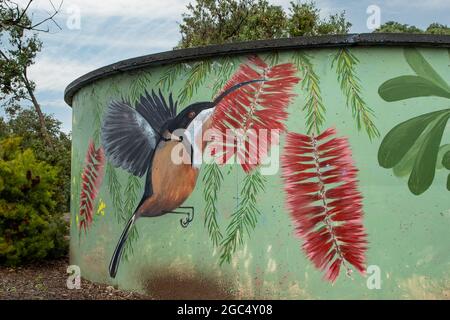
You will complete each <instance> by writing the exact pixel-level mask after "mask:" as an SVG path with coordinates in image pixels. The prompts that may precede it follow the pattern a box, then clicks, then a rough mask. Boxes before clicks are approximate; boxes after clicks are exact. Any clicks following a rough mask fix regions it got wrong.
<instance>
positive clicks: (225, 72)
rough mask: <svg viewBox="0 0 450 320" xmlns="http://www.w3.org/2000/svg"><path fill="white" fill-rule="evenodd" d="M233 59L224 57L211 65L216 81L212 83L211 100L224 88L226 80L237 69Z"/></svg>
mask: <svg viewBox="0 0 450 320" xmlns="http://www.w3.org/2000/svg"><path fill="white" fill-rule="evenodd" d="M233 60H234V58H232V57H230V56H226V57H223V58H219V59H217V60H216V61H215V62H214V63H213V69H214V70H215V76H216V78H217V79H216V81H215V82H214V86H213V90H212V91H213V92H212V96H211V98H215V96H216V95H217V93H218V92H219V91H220V90H221V89H222V88H223V87H224V86H225V84H226V83H227V81H228V79H230V78H231V76H232V74H233V72H234V71H235V69H236V68H237V65H238V64H237V63H235V62H234V61H233Z"/></svg>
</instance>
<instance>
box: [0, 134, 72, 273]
mask: <svg viewBox="0 0 450 320" xmlns="http://www.w3.org/2000/svg"><path fill="white" fill-rule="evenodd" d="M57 176H58V168H55V167H53V166H51V165H49V164H48V163H46V162H45V161H39V160H37V158H36V156H35V154H34V152H33V151H32V150H31V149H23V148H22V147H21V138H18V137H16V138H6V139H0V264H6V265H17V264H19V263H26V262H32V261H36V260H40V259H44V258H46V257H59V256H61V255H64V254H66V252H67V241H66V240H65V238H64V235H65V234H66V232H67V226H66V224H65V222H64V220H63V215H62V213H61V212H58V211H56V210H55V201H54V199H53V193H54V192H56V189H57V185H56V184H55V181H56V180H57Z"/></svg>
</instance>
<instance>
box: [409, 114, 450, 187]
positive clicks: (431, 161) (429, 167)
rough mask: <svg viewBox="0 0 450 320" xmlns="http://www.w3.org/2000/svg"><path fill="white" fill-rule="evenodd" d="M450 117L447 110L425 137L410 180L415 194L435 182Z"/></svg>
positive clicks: (410, 185)
mask: <svg viewBox="0 0 450 320" xmlns="http://www.w3.org/2000/svg"><path fill="white" fill-rule="evenodd" d="M449 117H450V112H447V113H446V114H443V115H442V116H441V117H439V118H438V119H437V120H436V122H434V123H433V128H432V129H431V130H430V131H429V132H428V134H427V135H426V137H425V138H424V141H423V144H422V145H421V147H420V149H419V151H418V153H417V157H416V161H415V162H414V167H413V170H412V172H411V175H410V176H409V181H408V186H409V190H411V192H412V193H414V194H415V195H419V194H422V193H423V192H425V191H426V190H427V189H428V188H429V187H430V186H431V183H432V182H433V179H434V175H435V172H436V161H437V155H438V151H439V145H440V144H441V140H442V135H443V134H444V129H445V126H446V124H447V121H448V119H449Z"/></svg>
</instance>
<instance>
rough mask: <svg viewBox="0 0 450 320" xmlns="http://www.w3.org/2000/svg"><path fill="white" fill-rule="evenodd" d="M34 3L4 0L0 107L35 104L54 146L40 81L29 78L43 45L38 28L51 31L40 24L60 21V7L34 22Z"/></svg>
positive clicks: (0, 29)
mask: <svg viewBox="0 0 450 320" xmlns="http://www.w3.org/2000/svg"><path fill="white" fill-rule="evenodd" d="M32 2H33V0H29V1H28V2H27V4H26V6H25V7H21V6H19V5H18V4H17V3H15V2H14V1H10V0H2V1H0V106H2V107H4V108H5V109H6V111H7V112H9V113H14V112H15V111H17V109H19V108H20V107H21V106H22V105H23V103H24V101H28V102H29V103H31V104H32V106H33V108H34V109H35V111H36V115H37V117H38V119H39V123H40V126H39V132H40V133H41V136H42V138H44V139H45V140H46V142H47V145H48V146H49V147H52V144H51V139H50V137H49V134H48V132H47V130H46V124H45V115H44V114H43V112H42V109H41V105H40V104H39V102H38V100H37V98H36V96H35V89H36V84H35V83H34V82H33V81H32V80H30V79H29V77H28V70H29V68H30V66H31V65H33V64H34V62H35V58H36V55H37V53H39V52H40V51H41V48H42V42H41V41H40V40H39V37H38V31H48V29H47V30H43V29H40V26H42V25H43V24H44V23H45V22H47V21H53V22H54V23H55V24H56V22H55V21H54V20H53V17H54V16H55V15H56V14H57V13H58V11H59V9H56V8H54V9H55V12H54V13H53V14H51V15H50V16H49V17H48V18H46V19H43V20H40V21H38V22H36V21H35V22H33V21H32V19H30V13H29V12H28V10H29V7H30V5H31V3H32Z"/></svg>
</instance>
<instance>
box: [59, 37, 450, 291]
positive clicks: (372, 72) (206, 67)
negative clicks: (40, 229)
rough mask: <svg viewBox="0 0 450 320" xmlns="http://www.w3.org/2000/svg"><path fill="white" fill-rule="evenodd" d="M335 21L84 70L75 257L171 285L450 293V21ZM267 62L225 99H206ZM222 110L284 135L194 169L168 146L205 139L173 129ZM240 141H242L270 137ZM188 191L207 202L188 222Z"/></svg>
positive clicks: (229, 122) (120, 280) (122, 280)
mask: <svg viewBox="0 0 450 320" xmlns="http://www.w3.org/2000/svg"><path fill="white" fill-rule="evenodd" d="M402 37H405V36H402ZM322 39H326V40H321V38H312V39H310V40H308V41H309V42H308V41H307V42H308V43H302V44H299V45H292V43H294V42H295V41H300V40H291V45H289V41H287V40H282V41H281V42H280V41H279V42H278V45H277V41H272V42H266V43H264V42H257V43H256V45H255V43H252V45H247V46H246V45H242V46H241V47H240V48H239V45H236V44H235V45H232V46H224V47H222V49H220V47H214V48H215V49H214V48H213V49H214V50H217V52H215V53H212V52H209V53H208V50H213V49H211V48H209V49H208V48H206V49H204V50H205V51H203V53H202V49H198V51H197V52H196V51H193V50H186V51H184V54H183V52H181V53H180V52H179V51H174V52H173V53H167V55H168V57H162V58H161V56H158V55H156V56H150V57H146V58H141V60H139V59H138V60H135V61H128V62H124V63H121V64H120V63H119V64H118V65H115V66H112V67H107V68H106V69H103V70H100V71H99V72H97V73H93V74H91V75H88V76H86V77H84V78H82V79H80V80H79V81H77V82H75V83H74V84H71V86H70V87H69V89H68V90H67V92H66V101H68V103H70V104H71V105H72V107H73V146H72V197H71V248H70V260H71V264H74V265H78V266H80V268H81V273H82V276H83V277H84V278H86V279H89V280H92V281H96V282H102V283H108V284H111V285H117V286H119V287H120V288H123V289H130V290H138V291H141V292H147V293H148V294H150V295H151V296H153V297H155V298H288V299H402V298H404V299H407V298H409V299H423V298H425V299H429V298H431V299H433V298H437V299H445V298H449V297H450V296H449V294H450V293H449V292H450V291H449V290H450V271H449V270H450V250H449V249H450V233H449V232H448V231H449V230H450V202H449V201H448V197H449V190H450V175H449V174H450V171H449V170H450V152H449V151H450V140H449V133H450V131H449V130H448V129H449V125H448V123H447V122H448V119H449V118H450V109H449V108H450V104H449V102H450V100H449V99H450V72H449V65H450V51H449V49H448V47H449V46H450V40H449V37H436V38H434V39H431V40H430V39H428V40H427V39H425V40H424V41H422V40H423V39H424V38H420V39H419V38H414V37H413V36H409V38H408V39H413V40H414V41H411V43H407V41H403V40H402V41H400V40H401V39H403V38H395V37H394V36H392V38H389V37H387V38H384V39H383V38H382V36H378V38H372V40H371V42H370V43H369V42H367V43H363V42H361V43H356V42H355V43H352V45H349V42H348V41H347V40H346V39H348V38H343V37H341V38H339V37H335V38H330V37H328V38H322ZM330 39H334V40H333V41H330ZM396 39H397V40H398V41H397V40H396ZM399 39H400V40H399ZM417 39H419V40H420V41H422V42H421V43H417V41H416V40H417ZM421 39H422V40H421ZM301 41H306V40H301ZM383 41H385V42H386V43H387V44H390V45H389V46H388V45H384V44H383ZM396 41H397V43H396ZM436 44H439V45H436ZM233 46H234V47H233ZM252 46H254V48H255V50H254V51H252ZM217 48H218V49H217ZM230 48H236V49H233V50H234V51H233V50H231V49H230ZM244 49H245V50H244ZM221 50H222V51H221ZM227 50H228V51H227ZM230 50H231V51H230ZM220 52H222V54H220ZM171 54H172V55H173V56H172V57H170V55H171ZM196 55H197V56H198V57H200V59H195V56H196ZM175 56H176V57H177V58H176V59H175V58H174V57H175ZM183 56H184V57H183ZM152 57H153V58H152ZM155 57H156V58H155ZM158 57H159V58H158ZM157 58H158V59H160V58H161V59H160V60H158V59H157ZM152 59H153V60H155V61H156V60H158V61H157V62H154V61H153V62H152ZM139 61H141V62H142V61H144V62H145V63H142V65H139V63H137V64H136V62H139ZM253 80H259V81H254V82H251V83H247V84H244V85H242V87H240V88H237V89H236V90H235V91H233V92H232V93H229V94H228V95H227V96H226V97H225V98H223V99H222V100H221V101H220V102H219V103H217V104H216V105H215V107H213V108H212V109H209V108H211V105H208V107H205V106H202V107H198V108H197V107H195V108H193V107H188V106H190V105H191V104H193V103H196V102H201V101H213V100H214V99H215V98H217V97H218V95H220V93H222V92H223V91H224V90H226V89H227V88H229V87H232V86H233V85H236V84H238V83H242V82H247V81H253ZM152 90H154V92H155V96H150V97H148V98H147V99H141V97H142V96H145V95H146V92H148V93H150V94H151V92H152ZM160 95H161V96H160ZM170 95H171V97H172V98H171V99H170V98H169V96H170ZM161 97H162V98H161ZM172 100H173V101H172ZM175 101H177V110H176V111H175V110H174V109H173V108H172V109H171V106H172V107H174V105H175ZM172 102H173V103H172ZM185 108H189V109H188V110H189V112H184V114H183V112H182V110H184V109H185ZM204 110H210V111H211V110H212V113H211V114H212V116H210V118H208V119H207V121H206V122H207V124H208V125H209V128H211V127H213V128H216V129H219V133H220V134H223V129H224V128H235V129H248V128H255V129H266V130H269V132H270V130H273V129H278V130H279V133H280V136H279V139H277V138H276V136H273V137H272V139H269V141H268V142H267V144H268V145H270V148H269V150H270V151H269V152H268V153H267V154H265V153H263V154H261V156H260V157H258V156H257V157H256V160H255V162H254V163H252V164H248V165H246V164H245V163H244V164H243V163H236V162H238V161H235V162H234V163H231V164H225V165H222V164H217V163H212V164H211V163H209V164H208V163H203V164H202V165H199V164H198V163H195V161H194V164H186V166H185V167H183V169H182V170H181V169H179V167H180V166H183V164H179V165H177V164H173V163H172V162H173V161H172V160H171V159H170V157H168V155H169V154H170V152H169V151H172V150H169V151H162V150H165V149H164V148H168V146H169V145H170V146H172V147H174V146H175V145H179V146H181V149H180V150H181V151H180V152H184V151H185V149H183V148H186V150H187V149H190V148H188V147H186V144H185V142H186V140H184V141H182V142H178V141H177V139H178V138H179V136H180V135H177V133H176V132H174V133H173V134H172V136H169V135H165V133H164V132H165V130H166V129H168V128H169V129H170V130H171V131H172V129H176V128H175V127H177V126H178V127H183V126H185V127H186V126H187V127H189V128H190V124H192V123H193V122H190V123H189V121H190V120H192V121H193V119H194V118H197V119H199V118H201V117H203V118H201V119H203V120H205V119H206V118H205V117H204V115H205V114H206V113H202V112H201V111H204ZM177 114H178V115H181V116H179V117H176V118H175V116H176V115H177ZM199 114H202V115H203V116H200V115H199ZM208 115H210V114H209V113H208ZM197 116H198V117H197ZM173 118H175V119H177V120H176V121H175V120H173ZM186 121H187V122H186ZM206 122H205V121H203V122H201V124H202V125H206ZM164 124H165V125H164ZM171 126H172V127H173V128H172V127H171ZM171 128H172V129H171ZM221 130H222V131H221ZM194 131H195V130H194ZM195 132H197V131H195ZM160 135H162V136H163V137H165V139H161V137H160ZM246 137H247V138H248V137H249V135H246ZM217 141H218V140H214V141H212V142H210V143H209V144H213V143H216V142H217ZM233 141H234V140H233ZM258 141H260V140H258ZM209 144H207V145H206V148H203V149H202V146H200V147H199V148H198V147H197V148H195V147H192V148H191V150H192V153H193V152H194V151H195V152H202V150H203V152H206V151H207V152H209V151H211V150H212V149H210V148H208V145H209ZM232 144H233V146H234V147H233V148H230V149H227V150H226V152H225V154H226V155H229V156H233V155H234V154H235V153H236V152H237V153H238V154H241V155H242V154H243V153H245V152H246V151H249V150H250V149H251V146H252V145H253V142H250V143H247V144H245V143H244V144H241V145H240V144H239V143H238V144H237V145H236V146H235V145H234V142H232ZM259 146H260V145H259ZM203 147H205V145H203ZM205 150H206V151H205ZM217 150H218V149H217ZM192 153H188V155H189V154H192ZM212 154H214V156H215V157H216V159H218V158H220V157H219V156H217V154H216V153H215V152H212ZM164 155H166V156H167V159H166V160H167V164H166V163H165V162H164V161H166V160H164ZM233 159H235V160H236V158H231V160H233ZM152 160H153V162H152ZM263 160H265V161H263ZM278 160H279V161H278ZM171 161H172V162H171ZM169 162H171V163H170V164H169ZM261 162H264V163H261ZM197 167H200V170H199V172H198V177H197V178H196V174H197V171H196V170H197V169H196V168H197ZM148 168H150V169H148ZM148 170H151V171H152V177H151V179H150V180H149V178H148V177H147V176H146V172H147V171H148ZM130 172H131V173H130ZM195 179H196V180H195ZM148 181H152V183H151V185H152V187H153V189H152V190H149V188H148V186H147V190H145V186H146V185H148V184H149V183H148ZM190 188H191V189H192V190H190ZM150 189H151V188H150ZM183 190H184V191H183ZM191 191H192V192H191ZM156 194H159V197H156V196H155V195H156ZM143 195H144V197H143ZM142 197H143V201H141V198H142ZM152 197H156V198H155V199H156V200H152ZM184 198H186V200H185V201H183V200H184ZM152 201H153V202H152ZM158 201H159V203H158V204H155V203H156V202H158ZM171 202H173V203H171ZM175 205H176V206H180V205H181V206H183V207H192V208H193V209H190V208H189V209H178V210H173V211H184V212H191V210H193V211H194V213H195V214H194V217H193V220H192V221H191V222H190V223H189V224H188V225H187V226H185V227H183V226H182V225H181V223H180V219H182V221H183V222H187V221H186V219H187V218H188V216H187V215H186V217H185V215H183V214H170V213H167V214H165V211H170V210H172V209H171V208H170V209H168V208H169V207H171V206H175ZM144 207H145V208H147V209H145V208H144ZM136 208H138V209H137V210H138V211H137V212H138V213H139V214H140V215H141V217H140V218H139V219H136V221H135V223H134V225H133V226H132V228H131V230H130V232H129V236H128V238H127V239H126V241H125V245H124V249H123V254H122V256H119V257H118V258H119V260H120V265H119V267H118V271H117V274H116V275H115V277H114V278H113V277H111V275H110V271H109V266H110V261H111V258H112V256H113V252H114V249H115V247H116V245H117V243H118V241H119V238H120V235H121V233H122V231H123V230H124V228H125V226H126V224H127V221H128V220H129V219H130V217H131V216H132V214H133V212H135V210H136ZM149 208H150V209H149ZM161 208H162V209H161ZM152 210H153V211H152ZM145 215H147V216H149V215H150V216H151V215H158V216H153V217H145ZM189 217H191V215H190V216H189ZM348 270H352V271H353V272H349V271H348ZM358 271H360V272H358ZM364 272H365V274H362V273H364Z"/></svg>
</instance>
